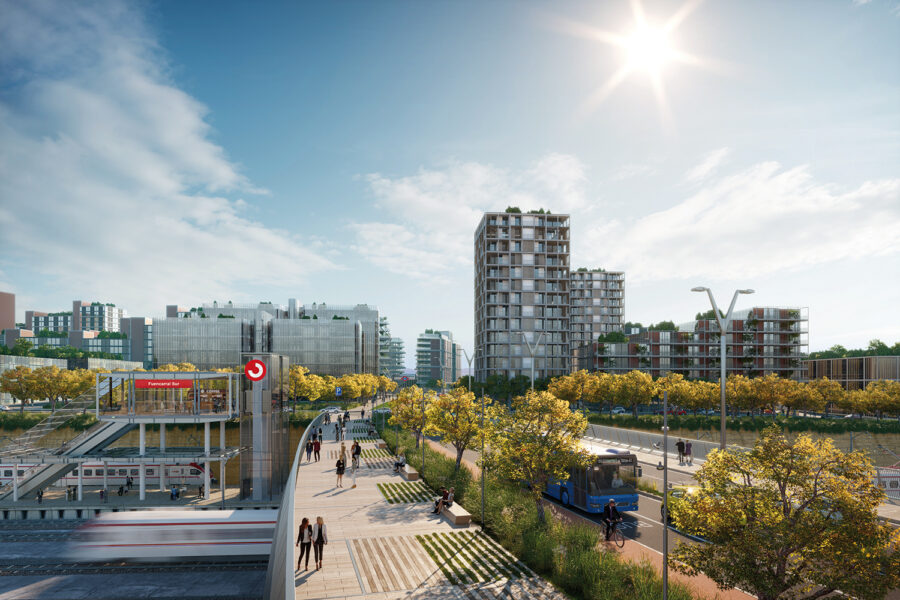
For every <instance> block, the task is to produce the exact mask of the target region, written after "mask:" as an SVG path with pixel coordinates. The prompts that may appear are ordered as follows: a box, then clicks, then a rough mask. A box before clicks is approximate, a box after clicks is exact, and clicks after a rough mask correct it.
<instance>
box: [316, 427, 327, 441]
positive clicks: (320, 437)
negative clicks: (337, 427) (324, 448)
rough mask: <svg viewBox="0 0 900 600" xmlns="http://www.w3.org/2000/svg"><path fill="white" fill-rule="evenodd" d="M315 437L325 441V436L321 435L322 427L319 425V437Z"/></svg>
mask: <svg viewBox="0 0 900 600" xmlns="http://www.w3.org/2000/svg"><path fill="white" fill-rule="evenodd" d="M316 439H317V440H319V441H320V442H324V441H325V437H324V436H323V435H322V428H321V427H319V437H317V438H316Z"/></svg>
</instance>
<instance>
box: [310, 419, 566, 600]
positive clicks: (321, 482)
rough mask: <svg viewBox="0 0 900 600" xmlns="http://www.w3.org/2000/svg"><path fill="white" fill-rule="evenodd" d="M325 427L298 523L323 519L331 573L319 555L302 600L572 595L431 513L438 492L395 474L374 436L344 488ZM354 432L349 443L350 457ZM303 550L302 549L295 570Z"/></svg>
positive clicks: (472, 529) (472, 530)
mask: <svg viewBox="0 0 900 600" xmlns="http://www.w3.org/2000/svg"><path fill="white" fill-rule="evenodd" d="M324 429H325V431H326V434H325V437H326V442H325V444H324V446H323V448H322V453H321V455H322V460H321V461H319V462H318V463H317V462H312V463H307V462H305V461H304V462H303V463H302V464H301V465H300V469H299V472H298V477H297V492H296V500H295V522H296V524H297V526H299V523H300V522H301V520H302V519H303V517H307V518H309V519H310V520H311V521H315V519H316V517H319V516H321V517H323V519H324V520H325V524H326V526H327V532H328V545H327V546H325V550H324V559H323V568H322V570H321V571H316V569H315V560H314V558H313V560H310V567H311V568H310V570H300V571H297V572H296V574H295V575H296V577H295V582H296V598H297V599H298V600H313V599H317V598H347V599H350V598H353V599H359V600H363V599H365V600H369V599H371V600H390V599H394V598H406V599H411V598H415V599H425V598H428V599H438V598H448V599H456V598H458V599H469V598H471V599H475V598H517V599H522V600H525V599H535V600H540V599H554V600H556V599H559V600H562V599H563V598H564V596H563V595H562V594H561V593H560V592H559V591H558V590H556V589H555V588H553V587H552V586H551V585H550V584H549V583H547V582H546V581H544V580H543V579H541V578H540V577H537V576H536V575H535V574H534V573H533V572H531V571H530V570H529V569H528V568H527V567H525V565H523V564H522V563H520V562H519V561H518V560H516V558H515V557H514V556H512V555H511V554H509V553H508V552H506V551H505V550H504V549H503V548H502V547H501V546H500V545H499V544H497V543H496V542H494V541H493V540H492V539H490V538H489V537H488V536H486V535H484V534H483V533H482V532H481V530H480V528H479V527H478V526H477V525H475V524H472V525H470V526H469V527H464V526H457V525H451V524H450V522H449V521H448V520H447V519H446V518H444V517H439V516H437V515H433V514H431V507H432V504H431V492H428V493H422V487H421V484H419V483H418V482H417V483H416V484H406V483H405V481H404V480H403V478H402V477H401V476H400V475H396V474H394V473H393V467H392V462H391V460H390V457H389V456H388V455H387V452H386V451H381V452H378V451H376V450H377V448H376V446H377V444H376V443H375V442H373V441H366V442H365V443H363V444H362V448H363V450H364V452H363V458H362V460H361V461H360V463H361V464H360V469H359V470H358V472H357V480H356V483H357V487H356V488H355V489H353V488H352V487H351V486H352V485H353V481H352V477H351V475H350V469H349V468H348V469H347V474H346V475H345V476H344V482H343V484H344V487H343V488H339V487H336V485H335V483H336V475H335V462H336V460H337V455H338V453H339V452H340V445H341V443H340V442H335V441H334V440H333V437H332V439H331V440H328V437H329V434H330V433H331V431H330V429H331V428H330V427H325V428H324ZM349 429H352V427H351V428H349ZM332 435H333V434H332ZM352 435H353V434H351V435H350V436H348V438H350V439H347V440H346V441H345V442H344V444H345V445H346V448H347V453H348V457H349V452H350V446H351V445H352V443H353V441H352ZM360 435H364V434H360ZM370 451H371V452H370ZM379 455H381V456H379ZM303 458H305V454H304V457H303ZM348 463H349V458H348ZM379 484H380V486H379ZM293 535H294V541H296V536H297V532H296V531H295V532H294V533H293ZM298 555H299V549H298V548H295V555H294V564H295V566H296V561H297V557H298Z"/></svg>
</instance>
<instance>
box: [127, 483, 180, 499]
mask: <svg viewBox="0 0 900 600" xmlns="http://www.w3.org/2000/svg"><path fill="white" fill-rule="evenodd" d="M116 493H117V494H119V495H120V496H122V495H123V494H125V486H124V485H120V486H119V491H118V492H116ZM173 500H174V498H173Z"/></svg>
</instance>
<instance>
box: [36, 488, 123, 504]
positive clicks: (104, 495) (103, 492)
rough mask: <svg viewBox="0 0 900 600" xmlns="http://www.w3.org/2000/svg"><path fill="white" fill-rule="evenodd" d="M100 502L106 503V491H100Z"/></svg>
mask: <svg viewBox="0 0 900 600" xmlns="http://www.w3.org/2000/svg"><path fill="white" fill-rule="evenodd" d="M100 502H101V503H102V502H106V490H105V489H102V490H100ZM38 503H40V499H38Z"/></svg>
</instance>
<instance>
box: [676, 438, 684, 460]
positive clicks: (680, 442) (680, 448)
mask: <svg viewBox="0 0 900 600" xmlns="http://www.w3.org/2000/svg"><path fill="white" fill-rule="evenodd" d="M675 447H676V448H677V449H678V464H679V465H683V464H684V440H682V439H681V438H678V442H677V443H676V444H675Z"/></svg>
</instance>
